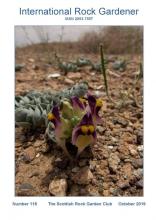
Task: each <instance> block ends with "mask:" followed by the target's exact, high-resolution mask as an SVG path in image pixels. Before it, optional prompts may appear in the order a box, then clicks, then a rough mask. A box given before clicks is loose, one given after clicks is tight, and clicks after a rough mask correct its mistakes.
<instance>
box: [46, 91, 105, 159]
mask: <svg viewBox="0 0 156 220" xmlns="http://www.w3.org/2000/svg"><path fill="white" fill-rule="evenodd" d="M101 107H102V100H101V99H96V98H95V97H94V96H92V95H90V94H87V96H86V97H80V98H79V97H77V96H72V97H71V98H70V99H64V100H63V101H62V102H61V105H60V106H58V105H55V106H53V107H52V109H51V111H50V112H49V113H48V120H49V121H50V122H51V123H52V124H53V126H54V136H55V139H56V142H57V144H58V145H59V146H60V147H61V148H62V149H63V150H64V152H65V153H66V154H67V155H68V156H69V157H71V156H70V154H69V152H68V150H67V144H69V143H70V147H72V146H76V147H77V155H76V156H79V154H80V153H81V152H82V151H83V150H84V149H85V148H86V147H87V146H92V145H93V144H94V143H95V142H96V125H97V124H99V123H101V118H100V116H99V114H98V113H99V110H100V109H101Z"/></svg>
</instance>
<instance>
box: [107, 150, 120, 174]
mask: <svg viewBox="0 0 156 220" xmlns="http://www.w3.org/2000/svg"><path fill="white" fill-rule="evenodd" d="M119 163H120V158H119V157H118V155H117V154H116V153H111V154H110V157H109V159H108V164H109V169H110V171H111V172H113V173H116V171H117V168H118V164H119Z"/></svg>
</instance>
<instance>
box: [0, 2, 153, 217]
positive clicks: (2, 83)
mask: <svg viewBox="0 0 156 220" xmlns="http://www.w3.org/2000/svg"><path fill="white" fill-rule="evenodd" d="M21 6H22V7H32V8H33V7H37V8H45V7H52V6H55V7H60V6H62V7H64V8H66V7H77V6H79V7H86V8H87V7H96V8H97V7H101V6H102V7H103V6H105V7H109V8H110V7H112V8H115V7H127V8H128V7H129V8H139V9H140V12H141V13H140V14H139V16H137V17H123V16H119V17H113V16H111V17H103V18H101V16H100V17H98V16H97V17H96V18H95V19H94V20H93V21H92V22H91V23H89V22H87V23H84V22H81V23H80V22H78V23H72V24H71V25H73V24H74V25H80V24H81V25H121V24H122V25H144V62H145V64H144V86H145V92H144V104H145V119H144V131H145V140H144V145H145V151H144V166H145V177H144V180H145V181H144V187H145V193H144V197H139V198H135V197H133V198H132V197H131V198H130V197H127V198H125V197H121V198H118V197H117V198H115V197H114V198H110V197H109V198H106V197H104V198H90V197H89V198H88V199H89V200H90V201H91V200H92V201H95V200H96V199H97V201H100V200H104V201H112V202H113V203H114V206H113V208H110V207H94V208H93V207H86V206H85V207H79V208H78V207H72V208H71V207H55V208H54V207H48V206H47V202H48V201H51V200H53V201H54V200H56V201H57V200H58V198H53V197H52V198H51V197H48V198H46V197H45V198H44V197H35V198H34V197H33V198H24V197H22V198H20V197H18V198H15V197H14V86H15V85H14V25H56V24H57V25H70V24H69V23H67V22H65V20H63V19H62V17H60V18H57V20H56V19H53V17H42V16H40V17H35V16H34V17H31V16H30V17H28V16H26V17H24V16H23V17H21V16H19V14H18V8H19V7H21ZM154 14H155V7H154V4H153V5H152V3H151V2H150V1H148V2H146V3H145V1H144V2H143V1H141V0H131V1H129V0H122V1H121V0H110V1H108V0H107V1H102V0H96V1H95V0H92V1H91V0H83V1H81V0H79V1H78V0H72V1H69V0H68V1H67V0H66V1H64V0H57V2H56V1H53V0H51V1H50V0H49V1H48V0H44V1H43V0H38V1H35V0H31V1H29V0H27V1H26V0H21V1H18V0H16V1H9V0H6V1H4V2H3V4H2V3H1V14H0V24H1V34H0V40H1V41H0V58H1V60H0V131H1V137H0V198H1V199H0V210H1V212H0V217H1V216H2V217H1V219H4V220H5V219H16V220H18V219H23V220H26V219H36V218H37V219H43V218H45V217H46V218H47V217H48V218H51V219H52V218H57V219H66V218H67V219H73V218H74V219H79V218H80V216H81V218H82V219H86V218H87V219H96V218H100V219H101V218H102V219H103V218H109V219H114V218H116V219H117V218H119V219H125V218H126V219H127V220H128V219H132V218H134V219H136V218H139V219H141V218H142V219H144V217H145V218H146V217H148V216H150V219H155V218H156V214H155V212H154V207H155V198H156V197H155V191H156V190H155V185H156V184H155V169H154V168H155V155H156V154H155V149H156V144H155V125H156V123H155V114H154V113H155V109H156V108H155V94H156V91H155V88H156V86H155V82H156V78H155V76H156V73H155V45H156V44H155V39H156V34H155V31H154V29H155V24H154V20H155V18H154ZM56 21H57V23H56ZM75 199H76V200H79V201H83V200H84V201H86V200H87V198H86V197H85V198H80V197H79V198H74V197H73V198H67V197H66V198H63V200H64V201H71V200H74V201H75ZM59 200H60V199H59ZM13 201H20V202H22V201H38V204H39V205H38V207H36V208H31V207H30V208H29V209H28V208H24V207H20V208H18V207H14V206H12V202H13ZM119 201H122V202H124V201H129V202H131V201H145V202H146V203H147V205H146V206H145V207H133V208H132V207H119V206H118V205H117V203H118V202H119Z"/></svg>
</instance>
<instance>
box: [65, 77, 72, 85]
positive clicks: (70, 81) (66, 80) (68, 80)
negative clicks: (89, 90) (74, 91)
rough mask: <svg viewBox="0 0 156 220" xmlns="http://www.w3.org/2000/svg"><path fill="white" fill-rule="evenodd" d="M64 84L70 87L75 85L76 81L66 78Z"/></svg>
mask: <svg viewBox="0 0 156 220" xmlns="http://www.w3.org/2000/svg"><path fill="white" fill-rule="evenodd" d="M64 82H65V83H67V84H69V85H73V84H74V81H73V80H71V79H68V78H65V80H64Z"/></svg>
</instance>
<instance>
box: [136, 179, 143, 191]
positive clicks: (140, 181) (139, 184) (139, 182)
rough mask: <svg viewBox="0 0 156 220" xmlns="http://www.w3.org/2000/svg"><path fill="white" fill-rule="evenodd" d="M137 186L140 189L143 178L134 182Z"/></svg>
mask: <svg viewBox="0 0 156 220" xmlns="http://www.w3.org/2000/svg"><path fill="white" fill-rule="evenodd" d="M135 185H136V187H137V188H140V189H142V188H143V180H139V181H138V182H136V183H135Z"/></svg>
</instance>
